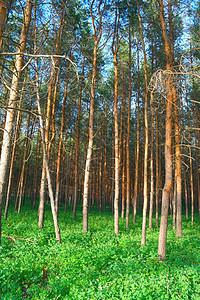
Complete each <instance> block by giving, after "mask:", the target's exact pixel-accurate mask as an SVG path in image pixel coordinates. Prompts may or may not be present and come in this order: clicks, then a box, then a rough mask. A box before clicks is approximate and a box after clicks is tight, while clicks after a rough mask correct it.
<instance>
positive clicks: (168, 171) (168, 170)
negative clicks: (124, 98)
mask: <svg viewBox="0 0 200 300" xmlns="http://www.w3.org/2000/svg"><path fill="white" fill-rule="evenodd" d="M159 17H160V23H161V29H162V36H163V40H164V48H165V56H166V69H167V70H170V69H171V67H172V58H171V50H170V45H169V39H168V35H167V24H166V22H165V18H164V6H163V1H162V0H159ZM166 94H167V103H166V117H165V119H166V121H165V184H164V188H163V191H162V208H161V223H160V233H159V243H158V255H159V256H160V259H161V260H163V259H164V258H165V255H166V244H167V226H168V210H169V193H170V190H171V187H172V153H171V146H172V105H173V97H172V91H171V82H170V77H169V76H168V77H167V78H166Z"/></svg>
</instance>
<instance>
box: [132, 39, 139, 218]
mask: <svg viewBox="0 0 200 300" xmlns="http://www.w3.org/2000/svg"><path fill="white" fill-rule="evenodd" d="M137 68H138V70H137V73H138V82H137V83H138V91H137V141H136V155H135V157H136V163H135V183H134V195H133V223H135V222H136V214H137V199H138V183H139V160H140V86H139V82H140V57H139V43H138V38H137Z"/></svg>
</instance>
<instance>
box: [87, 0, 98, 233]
mask: <svg viewBox="0 0 200 300" xmlns="http://www.w3.org/2000/svg"><path fill="white" fill-rule="evenodd" d="M101 3H102V0H100V1H99V9H98V12H99V24H98V29H96V26H95V19H94V16H93V12H92V9H93V5H94V0H93V1H92V4H91V6H90V14H91V19H92V24H93V29H94V50H93V68H92V85H91V91H90V97H91V98H90V116H89V141H88V148H87V157H86V163H85V177H84V188H83V231H85V232H87V231H88V191H89V174H90V166H91V159H92V148H93V138H94V136H93V131H94V128H93V126H94V103H95V84H96V72H97V48H98V43H99V41H100V39H101V35H102V31H101V21H102V12H101V11H100V8H101Z"/></svg>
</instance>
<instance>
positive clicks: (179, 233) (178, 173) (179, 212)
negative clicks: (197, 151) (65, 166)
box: [173, 87, 182, 236]
mask: <svg viewBox="0 0 200 300" xmlns="http://www.w3.org/2000/svg"><path fill="white" fill-rule="evenodd" d="M173 95H174V97H175V100H174V114H175V143H176V144H175V152H176V203H177V214H176V218H177V221H176V226H177V231H176V234H177V236H182V194H181V192H182V182H181V146H180V127H179V116H178V103H177V99H176V90H175V88H174V87H173Z"/></svg>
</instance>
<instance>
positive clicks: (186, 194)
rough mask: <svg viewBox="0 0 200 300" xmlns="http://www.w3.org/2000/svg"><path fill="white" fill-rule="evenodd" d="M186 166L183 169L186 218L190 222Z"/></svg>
mask: <svg viewBox="0 0 200 300" xmlns="http://www.w3.org/2000/svg"><path fill="white" fill-rule="evenodd" d="M185 173H186V171H185V166H184V167H183V178H184V189H185V216H186V220H188V191H187V178H186V174H185Z"/></svg>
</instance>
